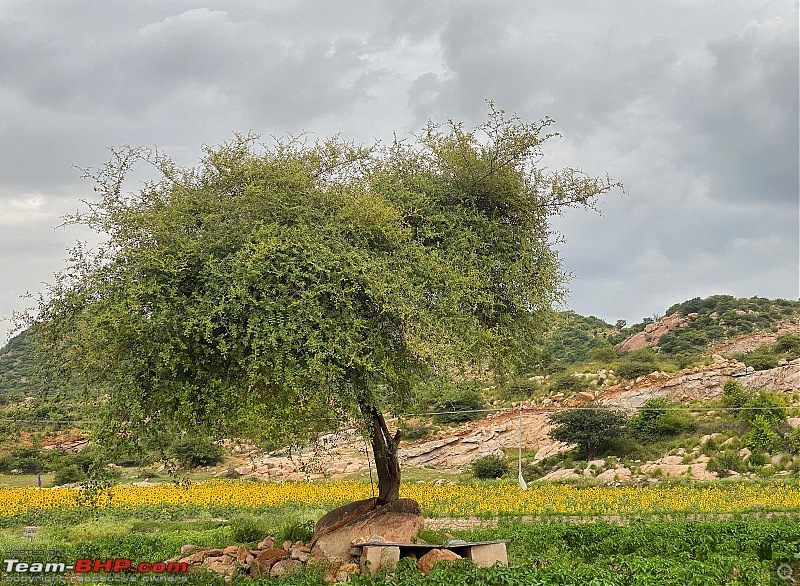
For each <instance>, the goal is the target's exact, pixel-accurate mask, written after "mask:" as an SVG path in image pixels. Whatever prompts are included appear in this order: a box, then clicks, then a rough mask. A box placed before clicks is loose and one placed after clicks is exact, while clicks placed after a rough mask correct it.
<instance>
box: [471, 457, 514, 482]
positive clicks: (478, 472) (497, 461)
mask: <svg viewBox="0 0 800 586" xmlns="http://www.w3.org/2000/svg"><path fill="white" fill-rule="evenodd" d="M470 472H472V475H473V476H474V477H475V478H478V479H479V480H491V479H492V478H500V477H502V476H505V475H506V474H508V461H507V460H506V459H505V458H504V457H502V456H496V455H489V456H481V457H480V458H477V459H475V460H473V461H472V464H471V465H470Z"/></svg>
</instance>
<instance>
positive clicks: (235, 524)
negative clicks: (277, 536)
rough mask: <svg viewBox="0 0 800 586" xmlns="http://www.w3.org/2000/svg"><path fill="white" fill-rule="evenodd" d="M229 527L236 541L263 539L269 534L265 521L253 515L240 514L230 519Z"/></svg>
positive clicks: (245, 541)
mask: <svg viewBox="0 0 800 586" xmlns="http://www.w3.org/2000/svg"><path fill="white" fill-rule="evenodd" d="M229 527H230V529H231V534H232V535H233V539H234V541H235V542H236V543H251V542H253V541H261V540H262V539H264V538H265V537H267V535H268V534H269V529H268V528H267V526H266V525H265V523H264V521H262V520H261V519H259V518H258V517H254V516H252V515H239V516H236V517H233V518H232V519H231V520H230V523H229Z"/></svg>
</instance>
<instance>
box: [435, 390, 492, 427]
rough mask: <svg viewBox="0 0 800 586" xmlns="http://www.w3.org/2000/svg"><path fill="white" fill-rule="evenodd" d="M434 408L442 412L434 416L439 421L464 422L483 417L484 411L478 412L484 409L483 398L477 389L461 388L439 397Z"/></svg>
mask: <svg viewBox="0 0 800 586" xmlns="http://www.w3.org/2000/svg"><path fill="white" fill-rule="evenodd" d="M433 409H434V411H439V412H440V413H439V414H437V415H434V416H433V420H434V421H436V422H437V423H463V422H464V421H472V420H474V419H480V418H481V417H483V414H482V413H480V412H476V410H477V409H483V399H482V398H481V395H480V392H479V391H478V390H477V389H471V388H461V389H456V390H455V391H450V392H448V393H445V394H444V395H443V396H441V397H439V398H438V399H437V400H436V401H435V402H434V404H433Z"/></svg>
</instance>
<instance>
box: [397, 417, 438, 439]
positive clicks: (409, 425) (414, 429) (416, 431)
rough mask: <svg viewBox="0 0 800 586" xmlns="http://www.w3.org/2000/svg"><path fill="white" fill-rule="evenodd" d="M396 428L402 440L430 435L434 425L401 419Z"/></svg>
mask: <svg viewBox="0 0 800 586" xmlns="http://www.w3.org/2000/svg"><path fill="white" fill-rule="evenodd" d="M398 429H399V430H400V434H401V437H402V438H403V439H404V440H418V439H422V438H424V437H428V436H429V435H431V433H433V430H434V427H433V426H432V425H430V424H428V423H425V422H424V421H403V422H401V423H400V425H398Z"/></svg>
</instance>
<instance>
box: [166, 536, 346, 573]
mask: <svg viewBox="0 0 800 586" xmlns="http://www.w3.org/2000/svg"><path fill="white" fill-rule="evenodd" d="M310 559H311V547H310V545H309V544H306V543H303V542H302V541H297V542H295V543H292V542H291V541H285V542H283V543H282V544H276V543H275V538H274V537H267V538H266V539H264V540H263V541H261V542H260V543H259V544H258V545H256V546H255V547H253V548H250V547H247V546H246V545H230V546H228V547H225V548H212V547H198V546H196V545H191V544H187V545H184V546H183V547H181V555H179V556H177V557H174V558H172V559H170V560H167V562H178V563H185V564H188V566H189V568H190V571H193V572H195V573H197V572H200V571H202V570H208V571H210V572H216V573H217V574H221V575H223V576H225V581H226V582H230V581H232V580H233V578H234V577H236V576H240V575H241V576H247V577H250V578H261V577H263V576H271V577H273V578H280V577H281V576H283V575H285V574H290V573H292V572H296V571H297V570H298V569H300V567H301V566H302V565H303V564H305V563H307V562H308V561H309V560H310ZM336 577H337V576H334V578H336ZM342 577H343V578H344V579H342V580H337V581H342V582H345V581H347V580H348V577H347V576H344V575H343V576H342Z"/></svg>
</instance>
